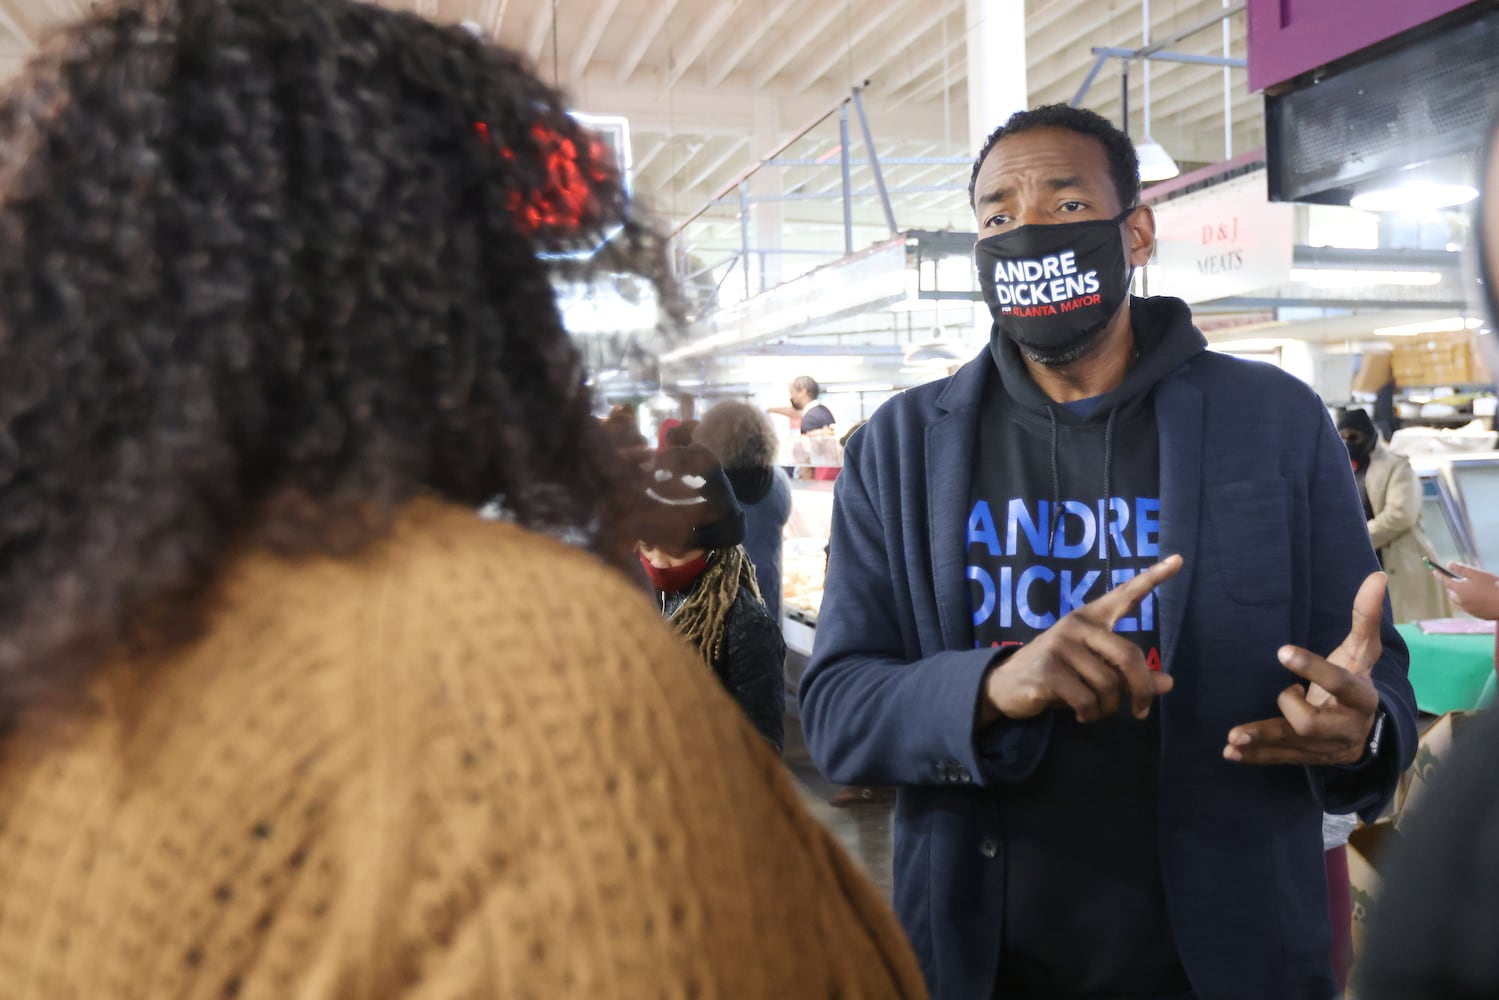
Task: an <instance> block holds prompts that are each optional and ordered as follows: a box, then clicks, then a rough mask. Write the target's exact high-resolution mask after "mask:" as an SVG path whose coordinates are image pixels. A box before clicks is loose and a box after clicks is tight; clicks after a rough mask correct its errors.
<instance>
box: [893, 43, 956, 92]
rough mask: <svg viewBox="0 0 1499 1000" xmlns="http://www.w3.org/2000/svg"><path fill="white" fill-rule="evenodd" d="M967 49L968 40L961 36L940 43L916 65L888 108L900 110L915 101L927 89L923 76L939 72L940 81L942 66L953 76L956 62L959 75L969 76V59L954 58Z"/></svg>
mask: <svg viewBox="0 0 1499 1000" xmlns="http://www.w3.org/2000/svg"><path fill="white" fill-rule="evenodd" d="M967 47H968V39H967V38H966V37H965V36H963V35H959V36H958V37H957V38H948V39H947V43H946V44H943V43H942V42H938V43H937V45H936V47H935V48H934V49H932V51H931V52H929V53H928V54H927V55H926V57H925V58H924V59H922V60H921V61H920V62H918V63H916V65H915V66H914V67H913V68H912V69H911V71H910V75H909V76H907V77H906V80H907V83H906V84H905V85H904V86H902V87H901V88H900V91H898V92H897V93H896V94H895V95H894V96H893V98H892V99H891V101H890V102H889V105H888V106H889V107H892V108H898V107H900V106H902V105H904V104H909V103H911V102H912V101H914V100H915V99H916V96H917V94H919V93H920V92H921V91H922V90H924V89H926V88H925V87H924V86H921V85H920V84H921V80H922V75H923V74H925V73H926V72H927V71H929V70H930V71H933V72H937V75H938V78H939V79H940V78H941V76H942V72H941V71H940V70H938V67H939V66H942V67H943V69H945V70H946V71H947V72H948V73H949V74H951V72H952V69H953V65H952V64H953V63H954V62H956V63H957V64H958V66H957V70H958V74H959V75H960V76H967V73H968V60H967V57H966V56H958V57H956V58H954V55H953V54H954V53H955V52H957V53H961V52H962V51H963V50H964V49H966V48H967ZM944 63H945V64H946V65H945V66H944V65H943V64H944Z"/></svg>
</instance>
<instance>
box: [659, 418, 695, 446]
mask: <svg viewBox="0 0 1499 1000" xmlns="http://www.w3.org/2000/svg"><path fill="white" fill-rule="evenodd" d="M696 431H697V421H696V420H678V421H677V422H676V423H674V424H672V425H671V426H670V427H665V426H664V425H663V429H662V432H661V447H662V448H691V447H692V439H693V435H694V434H695V433H696Z"/></svg>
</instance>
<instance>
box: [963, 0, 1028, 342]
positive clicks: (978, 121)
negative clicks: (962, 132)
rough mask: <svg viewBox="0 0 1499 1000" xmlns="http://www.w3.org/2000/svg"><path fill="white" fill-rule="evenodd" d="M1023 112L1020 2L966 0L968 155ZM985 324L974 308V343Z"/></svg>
mask: <svg viewBox="0 0 1499 1000" xmlns="http://www.w3.org/2000/svg"><path fill="white" fill-rule="evenodd" d="M1028 107H1030V92H1029V91H1028V90H1027V88H1026V78H1025V0H968V152H969V153H970V154H972V155H974V156H977V155H978V151H979V150H980V149H983V148H984V140H985V139H987V138H988V137H989V133H990V132H993V131H994V130H995V129H996V128H998V127H999V126H1000V125H1002V124H1004V121H1005V119H1007V118H1009V117H1010V115H1012V114H1014V113H1015V112H1016V111H1021V110H1023V109H1025V108H1028ZM960 169H961V168H960ZM962 180H963V181H964V182H966V181H967V180H968V177H967V175H966V174H965V175H964V176H963V177H962ZM990 322H991V318H990V316H989V307H988V306H986V305H985V304H984V303H983V302H976V303H974V307H973V337H974V339H975V341H978V340H982V339H984V338H985V337H987V336H988V334H989V324H990Z"/></svg>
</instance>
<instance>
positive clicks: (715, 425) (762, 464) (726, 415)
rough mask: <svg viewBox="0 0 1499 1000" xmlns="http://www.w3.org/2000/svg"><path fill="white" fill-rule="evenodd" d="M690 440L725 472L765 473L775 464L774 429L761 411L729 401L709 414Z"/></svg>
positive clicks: (777, 442)
mask: <svg viewBox="0 0 1499 1000" xmlns="http://www.w3.org/2000/svg"><path fill="white" fill-rule="evenodd" d="M692 439H693V441H695V442H696V443H698V444H700V445H702V446H703V447H704V448H707V449H708V450H709V451H711V452H713V454H715V455H717V456H718V460H719V461H720V462H722V463H723V467H724V468H725V469H728V470H738V469H768V468H770V467H771V466H773V465H775V464H776V453H777V452H778V451H779V450H780V442H779V441H777V440H776V429H775V425H774V424H772V423H771V422H770V417H768V416H766V414H765V411H764V410H761V409H759V408H758V407H755V406H751V405H750V404H749V403H741V402H739V401H738V400H732V399H731V400H725V401H724V402H722V403H718V404H716V405H715V406H714V407H713V409H711V410H709V411H708V412H707V414H706V415H705V416H704V417H703V420H702V423H700V424H698V425H697V430H696V431H694V432H693V435H692Z"/></svg>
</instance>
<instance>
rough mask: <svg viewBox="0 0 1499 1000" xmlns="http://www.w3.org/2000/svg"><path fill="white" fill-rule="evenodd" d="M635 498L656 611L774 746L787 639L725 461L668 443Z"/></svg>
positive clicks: (779, 733) (779, 728)
mask: <svg viewBox="0 0 1499 1000" xmlns="http://www.w3.org/2000/svg"><path fill="white" fill-rule="evenodd" d="M643 505H644V508H645V513H644V515H643V516H642V518H641V532H640V562H641V565H642V566H644V567H645V572H646V574H647V575H648V576H649V577H650V579H651V585H652V586H653V587H654V588H655V590H656V593H657V598H658V600H659V601H660V604H661V613H662V614H663V615H664V616H666V619H667V620H668V621H670V622H671V624H672V626H673V627H674V628H675V629H676V630H677V631H678V632H679V633H681V634H682V636H683V637H684V638H686V639H687V641H688V642H690V643H691V644H692V645H693V647H694V648H696V649H697V651H698V655H699V656H701V657H702V660H703V662H704V663H705V664H707V665H708V667H709V668H711V669H712V671H713V673H714V675H715V676H716V677H717V678H718V679H719V681H720V682H721V683H722V684H723V686H724V689H725V690H727V691H728V692H729V694H730V695H732V696H733V698H734V700H735V701H736V702H738V703H739V707H740V708H741V709H743V711H744V714H745V717H746V718H748V719H749V721H750V722H751V723H752V724H753V725H754V727H755V728H756V729H758V730H759V731H760V735H761V736H764V737H765V739H766V741H767V742H769V743H770V745H771V746H773V747H775V748H776V752H777V753H779V752H780V751H781V748H782V744H783V742H784V733H783V727H784V716H785V712H786V642H785V640H784V639H783V638H782V637H781V625H780V622H779V621H778V620H773V619H772V618H771V617H770V614H769V613H768V612H767V611H766V610H765V602H764V601H763V600H762V599H761V596H760V589H759V587H758V586H757V585H756V583H755V569H754V567H753V566H752V565H751V564H750V559H749V556H748V555H747V554H746V553H745V551H744V544H743V543H744V523H745V516H744V511H743V509H741V508H740V506H739V503H738V501H737V500H735V499H734V490H733V487H731V486H730V485H729V479H728V477H727V476H726V475H724V471H723V467H722V466H721V465H720V464H719V462H718V459H717V458H715V457H714V455H713V453H712V452H710V451H709V450H708V449H706V448H703V447H700V446H693V447H691V448H668V449H666V450H665V451H663V452H662V453H661V454H660V455H659V456H657V458H656V464H655V467H654V468H653V469H652V471H651V483H650V485H649V486H648V487H646V490H645V494H644V499H643Z"/></svg>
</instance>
